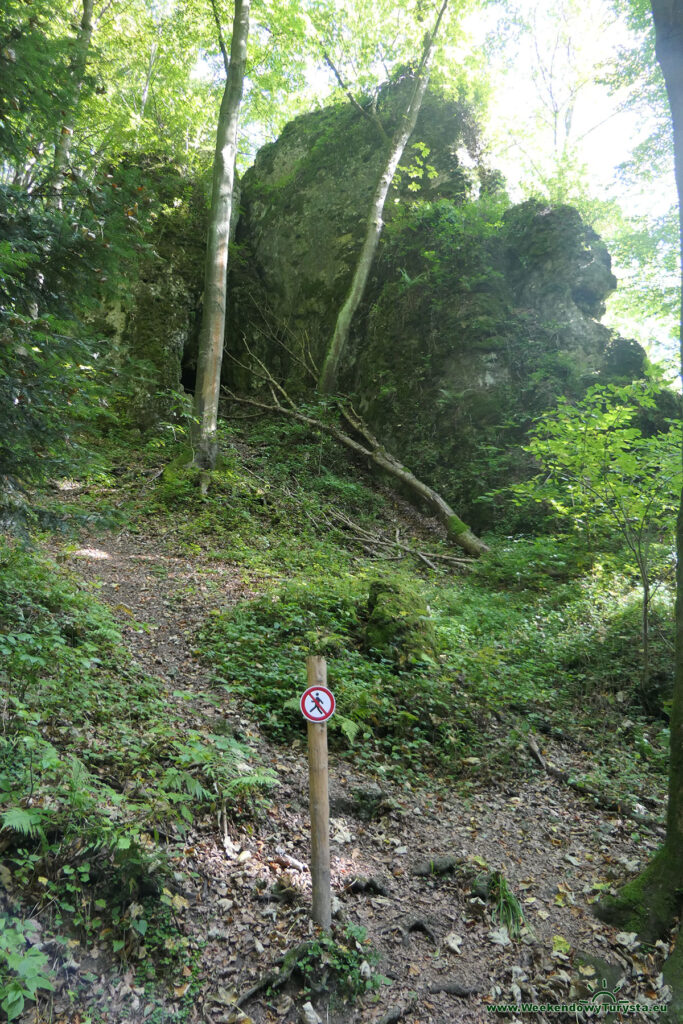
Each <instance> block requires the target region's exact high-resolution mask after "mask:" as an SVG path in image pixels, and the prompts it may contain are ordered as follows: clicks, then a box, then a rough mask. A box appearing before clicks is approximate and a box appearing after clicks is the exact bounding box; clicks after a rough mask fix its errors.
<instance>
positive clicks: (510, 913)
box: [487, 871, 524, 939]
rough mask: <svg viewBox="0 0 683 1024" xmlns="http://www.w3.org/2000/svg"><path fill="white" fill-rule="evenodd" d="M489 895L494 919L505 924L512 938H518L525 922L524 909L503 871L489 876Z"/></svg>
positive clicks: (494, 872)
mask: <svg viewBox="0 0 683 1024" xmlns="http://www.w3.org/2000/svg"><path fill="white" fill-rule="evenodd" d="M487 896H488V899H489V900H490V901H491V902H492V903H493V919H494V921H496V922H499V923H500V924H501V925H505V927H506V928H507V930H508V934H509V936H510V938H511V939H518V938H519V937H520V934H521V928H522V925H523V924H524V911H523V910H522V905H521V903H520V902H519V900H518V899H517V897H516V896H515V894H514V893H513V891H512V889H511V888H510V885H509V883H508V881H507V879H506V877H505V875H504V874H503V873H502V871H493V872H491V874H490V875H489V876H488V879H487Z"/></svg>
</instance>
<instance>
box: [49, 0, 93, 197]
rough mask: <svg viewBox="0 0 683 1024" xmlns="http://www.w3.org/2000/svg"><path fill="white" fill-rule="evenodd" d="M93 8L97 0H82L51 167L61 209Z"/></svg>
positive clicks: (86, 58)
mask: <svg viewBox="0 0 683 1024" xmlns="http://www.w3.org/2000/svg"><path fill="white" fill-rule="evenodd" d="M94 7H95V0H83V16H82V18H81V24H80V26H79V29H78V35H77V36H76V42H75V48H74V58H73V62H72V69H71V89H70V93H69V96H68V102H67V108H66V110H65V111H64V116H63V120H62V126H61V130H60V133H59V138H58V139H57V144H56V146H55V158H54V163H53V167H52V187H53V189H54V197H53V199H52V205H53V206H55V207H56V208H57V209H59V210H61V208H62V190H63V188H64V178H65V176H66V170H67V167H68V165H69V154H70V152H71V143H72V141H73V136H74V128H75V125H76V115H77V113H78V101H79V98H80V94H81V90H82V89H83V82H84V81H85V69H86V67H87V64H88V52H89V50H90V42H91V40H92V32H93V24H92V19H93V9H94Z"/></svg>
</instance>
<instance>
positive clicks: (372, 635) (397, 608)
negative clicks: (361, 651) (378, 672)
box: [362, 580, 437, 669]
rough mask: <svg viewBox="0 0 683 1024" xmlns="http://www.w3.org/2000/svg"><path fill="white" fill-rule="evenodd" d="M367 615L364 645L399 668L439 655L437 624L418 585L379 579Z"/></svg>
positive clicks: (370, 596)
mask: <svg viewBox="0 0 683 1024" xmlns="http://www.w3.org/2000/svg"><path fill="white" fill-rule="evenodd" d="M364 618H365V623H364V627H363V633H362V639H363V645H364V647H365V649H366V650H367V651H368V652H369V653H371V654H372V655H373V656H375V657H378V658H382V659H386V660H388V661H393V662H394V664H395V665H396V667H397V668H399V669H406V668H410V667H412V666H413V665H417V664H424V662H429V661H433V660H434V659H435V658H436V656H437V643H436V635H435V633H434V626H433V624H432V621H431V616H430V613H429V608H428V607H427V604H426V602H425V600H424V598H423V597H422V595H421V594H420V593H419V592H418V590H417V588H415V587H413V586H410V585H409V584H407V583H399V582H397V581H396V580H391V581H389V580H375V581H374V582H373V583H372V584H371V586H370V593H369V595H368V603H367V609H366V614H365V617H364Z"/></svg>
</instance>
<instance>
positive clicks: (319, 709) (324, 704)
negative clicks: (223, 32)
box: [301, 686, 335, 722]
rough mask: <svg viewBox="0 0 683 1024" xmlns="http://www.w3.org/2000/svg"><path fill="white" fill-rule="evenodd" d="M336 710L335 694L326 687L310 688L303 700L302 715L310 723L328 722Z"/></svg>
mask: <svg viewBox="0 0 683 1024" xmlns="http://www.w3.org/2000/svg"><path fill="white" fill-rule="evenodd" d="M334 709H335V700H334V694H333V693H332V691H331V690H328V689H327V687H326V686H309V687H308V689H307V690H306V692H305V693H304V694H303V696H302V698H301V713H302V715H303V716H304V718H307V719H308V721H309V722H326V721H327V719H328V718H331V717H332V715H333V714H334Z"/></svg>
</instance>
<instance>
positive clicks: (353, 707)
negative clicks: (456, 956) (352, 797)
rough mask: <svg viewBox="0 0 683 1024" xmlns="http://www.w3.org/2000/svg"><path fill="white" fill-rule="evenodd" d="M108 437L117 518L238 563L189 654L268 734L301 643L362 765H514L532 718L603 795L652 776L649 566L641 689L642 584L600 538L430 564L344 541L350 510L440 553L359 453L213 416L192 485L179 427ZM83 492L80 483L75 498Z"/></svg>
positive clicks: (665, 696) (298, 666) (659, 648)
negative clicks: (324, 673) (238, 575)
mask: <svg viewBox="0 0 683 1024" xmlns="http://www.w3.org/2000/svg"><path fill="white" fill-rule="evenodd" d="M125 443H127V444H128V449H125V446H124V447H123V449H122V450H120V451H119V454H118V455H117V456H116V458H115V459H114V461H115V462H116V461H117V460H118V461H119V463H120V464H121V465H124V466H127V467H128V468H127V469H126V470H125V471H124V472H123V473H122V472H121V470H116V467H115V468H114V470H115V472H118V476H116V487H114V486H113V487H112V488H111V490H112V493H113V494H116V500H117V501H118V502H119V513H118V514H119V515H120V516H121V517H122V518H123V520H124V521H125V522H126V525H127V527H128V528H129V529H131V530H135V529H140V530H144V531H156V532H158V534H159V535H160V536H161V537H162V538H163V540H164V541H165V542H167V543H171V544H172V545H173V546H174V547H176V548H177V547H179V548H180V549H181V550H184V551H185V552H186V553H187V554H188V555H189V556H193V557H197V558H201V559H202V560H204V561H206V562H208V563H209V564H210V563H211V562H212V561H216V562H224V561H231V562H233V563H237V565H238V566H239V567H240V570H241V571H242V572H243V574H244V577H245V578H246V580H247V581H248V582H249V584H250V587H251V590H252V591H253V592H254V595H255V596H253V597H251V598H250V599H249V600H246V601H242V602H240V603H239V604H238V605H236V606H233V605H229V606H227V607H226V606H225V604H224V602H219V601H217V607H216V609H215V610H214V612H213V613H211V614H210V615H209V617H208V621H207V622H206V624H205V626H204V628H203V629H202V630H201V631H200V634H199V636H198V650H199V651H200V652H201V653H202V654H203V655H204V656H205V657H206V659H207V660H208V662H209V663H210V664H211V666H212V667H213V668H214V672H215V686H216V687H217V688H218V689H220V690H223V691H227V692H233V693H239V694H240V696H241V698H242V699H243V700H245V701H246V702H247V703H248V706H250V708H251V710H252V713H253V714H254V716H255V717H257V718H258V720H259V721H260V722H261V723H262V724H263V727H264V728H265V730H266V731H267V732H268V733H269V734H270V735H271V736H272V737H273V738H274V739H276V740H279V741H286V742H290V741H292V740H293V739H294V738H296V737H297V736H299V737H302V735H303V722H302V718H301V714H300V711H299V708H298V695H299V693H300V692H301V691H302V689H303V688H304V684H305V664H304V663H305V657H306V655H307V654H309V653H318V654H324V655H325V656H326V657H327V660H328V671H329V679H330V683H331V685H332V686H333V687H334V689H335V692H336V696H337V700H338V712H337V715H336V716H335V718H334V719H333V720H332V722H331V725H330V729H331V740H332V742H333V743H334V744H335V745H336V746H337V749H338V750H339V751H340V752H342V751H345V750H348V749H349V748H350V749H351V750H352V751H353V757H354V759H356V760H357V759H360V760H364V759H366V760H367V762H368V763H370V764H373V765H374V766H375V765H376V766H377V767H378V769H379V771H380V772H389V773H394V772H395V773H402V772H404V771H407V770H408V771H409V772H412V773H415V774H417V775H420V774H422V773H425V772H427V773H430V774H431V775H432V777H433V776H434V775H437V776H438V777H446V776H447V777H457V776H461V777H462V776H465V777H470V776H471V775H477V774H479V775H480V774H481V773H482V772H493V773H494V774H497V773H501V772H503V773H507V772H508V771H509V770H510V765H511V763H514V764H516V765H519V764H520V763H521V764H524V765H526V764H527V763H528V762H527V755H526V753H523V754H521V752H524V751H525V742H524V733H525V731H527V730H528V729H531V730H532V731H535V732H538V733H540V734H549V735H555V736H565V737H566V738H569V739H571V740H572V741H574V742H579V743H580V744H584V745H586V746H587V748H589V749H590V750H591V751H592V752H593V755H592V758H591V761H590V766H587V768H586V772H585V775H586V781H587V782H588V783H590V784H591V785H593V786H595V785H598V786H600V787H603V788H604V787H606V788H607V790H611V788H612V787H613V788H615V790H618V786H620V784H621V783H620V778H621V779H622V782H625V783H626V786H627V787H628V788H629V791H630V792H631V791H633V792H636V793H637V792H639V791H640V790H642V788H645V790H646V788H647V787H648V785H649V784H650V783H649V782H645V781H644V780H645V779H647V778H649V775H650V774H651V773H654V776H653V777H654V778H655V780H656V779H659V781H661V772H663V770H664V765H665V761H666V749H667V743H668V732H667V719H668V700H669V697H670V690H671V678H670V675H671V674H670V660H671V643H672V606H671V597H670V591H669V590H668V589H667V586H666V583H667V582H666V580H665V581H664V584H665V585H664V586H663V587H661V589H660V590H659V592H658V596H657V597H656V599H655V600H654V602H653V606H652V609H651V621H652V632H651V637H650V657H651V672H650V678H649V681H648V683H647V685H646V686H643V683H642V680H641V655H640V649H641V640H640V632H639V631H640V593H639V589H638V586H637V580H636V579H635V578H634V577H633V575H632V573H631V572H630V570H629V569H628V567H627V566H628V565H629V560H628V559H627V558H623V557H622V556H621V554H620V551H618V544H617V543H616V542H614V543H613V544H612V545H611V548H610V550H607V551H599V550H595V549H593V548H592V547H591V545H590V544H588V543H586V541H585V539H584V538H582V537H579V536H571V535H557V536H554V537H545V538H544V537H538V538H528V537H517V538H506V537H502V536H496V535H493V536H492V537H490V538H488V541H489V544H490V548H492V553H490V554H489V555H488V556H486V557H485V558H484V559H482V560H481V561H480V562H479V563H477V565H476V566H474V567H473V569H472V570H470V571H468V572H465V573H458V574H454V573H453V572H451V571H449V570H446V569H445V568H444V569H439V570H437V571H432V570H429V569H427V568H426V567H425V565H424V562H421V561H419V560H418V559H417V558H411V557H407V558H404V559H403V560H402V561H393V560H385V559H382V558H381V557H378V556H375V557H373V556H372V555H371V554H369V553H368V551H364V548H362V546H361V545H359V544H358V543H356V541H355V540H354V539H353V536H352V534H353V531H352V529H350V528H349V526H348V522H349V521H351V522H353V523H355V524H357V525H358V526H360V527H361V528H362V529H365V530H367V531H370V532H378V531H382V532H383V536H384V537H385V538H389V537H393V536H394V534H395V529H396V528H397V527H398V528H400V530H401V534H400V536H401V540H402V541H407V540H408V541H409V543H411V544H413V545H415V546H416V547H418V548H421V549H423V550H424V549H425V548H427V549H429V548H431V549H438V550H440V552H445V551H447V550H449V549H447V548H445V547H444V546H442V545H440V544H439V543H438V542H436V541H435V540H434V538H433V537H429V538H428V539H425V537H421V538H420V537H415V535H414V529H413V531H411V529H408V530H407V529H405V527H404V526H403V523H402V519H401V513H400V510H399V509H397V508H396V506H395V504H394V502H393V501H392V499H391V498H390V497H388V496H387V493H386V492H383V490H381V489H378V487H377V485H376V484H375V483H374V481H373V480H372V478H371V477H370V476H369V475H368V473H367V471H366V470H365V468H364V467H359V466H357V465H355V464H354V463H353V462H352V461H351V460H350V459H349V458H348V457H347V454H346V453H345V452H343V451H341V450H340V449H339V447H338V446H336V445H335V444H334V443H333V441H332V440H331V439H330V438H328V437H327V436H325V435H317V436H316V435H315V434H313V433H311V432H310V431H309V430H308V429H307V428H304V427H302V426H301V425H299V424H293V423H290V422H288V421H285V420H282V419H267V418H266V419H262V420H259V419H257V420H249V421H245V422H244V423H240V422H239V421H234V422H232V423H229V424H223V425H222V426H221V437H220V459H219V462H218V465H217V468H216V471H215V472H213V473H211V474H210V476H209V488H208V492H207V494H206V495H203V494H202V488H201V486H200V483H201V480H200V474H199V472H198V471H197V470H196V469H194V468H193V467H191V466H190V465H188V462H189V458H190V452H189V449H188V446H186V434H183V431H182V429H181V426H178V425H176V426H174V427H173V429H172V430H170V429H168V427H162V428H161V429H160V430H159V431H158V432H157V433H156V434H155V435H153V436H151V437H150V438H147V440H146V441H145V443H144V444H143V445H141V446H138V447H137V449H135V452H134V454H133V447H134V442H133V441H132V440H131V439H130V438H129V439H128V440H127V441H125V442H124V444H125ZM183 445H184V446H183ZM112 451H113V452H116V447H115V446H113V447H112ZM140 471H141V472H142V474H144V475H146V477H148V481H150V482H147V483H144V484H143V485H142V487H140V486H139V480H140ZM160 471H161V472H160ZM127 480H130V485H128V484H127ZM99 498H101V493H100V492H98V490H97V488H93V489H92V492H91V496H90V495H86V496H85V499H84V501H85V507H87V505H88V502H89V501H92V503H93V504H94V503H95V502H96V501H97V500H99ZM340 516H341V518H342V519H345V520H346V525H344V524H343V523H342V521H341V519H340ZM418 528H419V527H418ZM411 536H413V539H412V540H411ZM451 550H452V549H451ZM615 737H616V739H617V741H615ZM659 781H656V782H655V785H659Z"/></svg>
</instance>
